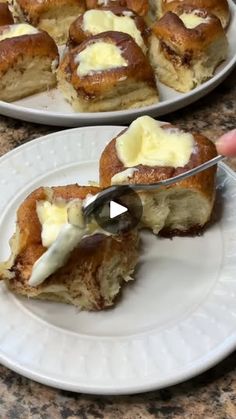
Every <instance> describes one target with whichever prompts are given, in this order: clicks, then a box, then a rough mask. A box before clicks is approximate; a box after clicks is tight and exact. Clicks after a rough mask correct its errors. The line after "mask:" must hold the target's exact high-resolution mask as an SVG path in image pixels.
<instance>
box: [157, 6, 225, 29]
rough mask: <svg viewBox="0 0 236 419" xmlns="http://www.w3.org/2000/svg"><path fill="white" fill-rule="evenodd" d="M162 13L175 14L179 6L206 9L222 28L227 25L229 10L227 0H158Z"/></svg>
mask: <svg viewBox="0 0 236 419" xmlns="http://www.w3.org/2000/svg"><path fill="white" fill-rule="evenodd" d="M159 3H162V4H161V9H162V13H161V14H164V13H166V12H174V13H175V12H176V10H177V9H178V7H179V6H183V5H184V6H185V5H186V6H191V7H194V8H195V9H206V10H207V11H208V12H209V13H212V14H213V15H215V16H217V17H218V19H220V21H221V24H222V26H223V28H226V26H227V25H228V23H229V20H230V10H229V5H228V1H227V0H161V1H160V0H159Z"/></svg>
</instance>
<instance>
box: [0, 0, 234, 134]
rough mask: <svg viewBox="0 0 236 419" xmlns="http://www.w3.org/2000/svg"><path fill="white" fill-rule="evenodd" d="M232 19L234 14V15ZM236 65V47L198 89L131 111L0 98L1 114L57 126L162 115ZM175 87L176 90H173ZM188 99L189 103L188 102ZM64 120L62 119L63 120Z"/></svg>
mask: <svg viewBox="0 0 236 419" xmlns="http://www.w3.org/2000/svg"><path fill="white" fill-rule="evenodd" d="M228 2H229V7H230V10H231V14H233V15H234V20H233V21H235V24H236V4H235V3H234V2H233V0H228ZM231 18H232V16H231ZM235 66H236V49H235V52H234V56H233V57H232V58H231V60H230V61H229V62H228V63H227V64H226V65H225V66H224V67H223V68H222V69H221V70H220V71H219V72H218V73H216V74H214V75H213V77H212V78H210V79H209V80H207V81H206V82H204V83H203V84H201V85H200V86H198V87H197V88H195V89H193V90H191V91H190V92H187V93H184V94H183V95H182V96H181V97H176V98H174V99H172V98H170V99H168V100H164V101H160V102H158V103H157V104H153V105H149V106H144V107H142V108H135V109H128V110H118V111H109V112H81V113H76V112H71V113H63V112H55V111H47V110H44V109H35V108H27V107H25V106H20V105H16V104H14V103H8V102H4V101H0V112H1V114H2V115H5V116H10V117H15V118H18V119H21V120H24V121H29V122H35V123H40V124H48V125H56V126H70V124H72V126H73V125H74V124H76V125H75V126H78V125H79V124H90V123H93V124H94V123H97V124H100V123H102V122H103V121H107V122H109V121H112V120H113V121H114V122H115V121H117V122H119V121H120V120H121V118H122V117H123V118H125V119H126V120H132V118H134V117H136V116H138V115H143V114H145V113H148V114H150V115H156V116H162V115H165V114H167V113H169V112H172V111H175V110H178V109H181V108H183V107H185V106H187V105H189V104H191V103H193V102H195V101H197V100H198V99H200V98H201V97H203V96H204V95H207V94H208V93H210V92H211V91H212V90H213V89H214V88H215V87H217V86H218V85H219V84H220V83H221V82H222V81H223V80H224V79H225V78H226V77H227V76H228V75H229V74H230V72H231V71H233V69H234V67H235ZM172 90H174V89H172ZM185 102H187V103H185ZM62 119H63V122H62V121H61V120H62Z"/></svg>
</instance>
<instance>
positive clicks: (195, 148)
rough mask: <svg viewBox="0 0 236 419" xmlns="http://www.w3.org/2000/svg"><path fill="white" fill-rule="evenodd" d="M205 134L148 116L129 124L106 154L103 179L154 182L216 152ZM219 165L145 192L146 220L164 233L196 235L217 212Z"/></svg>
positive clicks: (105, 184) (105, 183)
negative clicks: (181, 128) (192, 132)
mask: <svg viewBox="0 0 236 419" xmlns="http://www.w3.org/2000/svg"><path fill="white" fill-rule="evenodd" d="M216 154H217V153H216V148H215V145H214V144H213V143H212V142H211V141H210V140H208V139H207V138H206V137H204V136H203V135H201V134H196V133H194V134H190V133H186V132H184V131H181V130H180V129H179V128H177V127H174V126H172V125H170V124H165V125H160V122H158V121H155V120H154V119H152V118H150V117H149V116H142V117H140V118H138V119H137V120H136V121H134V122H133V123H132V124H131V125H130V127H129V128H128V129H125V130H123V131H122V132H121V133H120V134H119V135H118V136H117V137H116V138H114V139H113V140H112V141H111V142H110V143H109V144H108V145H107V146H106V148H105V150H104V151H103V153H102V155H101V158H100V185H101V187H108V186H110V185H111V184H113V185H114V184H139V183H145V184H151V183H155V182H158V181H160V180H163V179H167V178H170V177H173V176H175V175H177V174H180V173H183V172H184V171H187V170H189V169H192V168H193V167H195V166H198V165H200V164H201V163H203V162H205V161H207V160H209V159H211V158H213V157H215V156H216ZM215 173H216V168H215V167H213V168H210V169H208V170H205V171H203V172H201V173H199V174H197V175H195V176H192V177H190V178H187V179H186V180H183V181H181V182H178V183H176V184H174V185H171V186H168V187H165V188H162V189H158V190H157V191H155V192H153V191H152V192H140V193H139V195H140V198H141V200H142V204H143V217H142V225H143V226H144V227H148V228H150V229H151V230H153V232H154V233H155V234H158V233H160V234H162V235H164V236H170V237H171V236H174V235H190V234H191V235H194V234H199V233H201V232H202V231H203V228H204V226H205V225H206V224H207V222H208V221H209V220H210V218H211V213H212V209H213V205H214V198H215Z"/></svg>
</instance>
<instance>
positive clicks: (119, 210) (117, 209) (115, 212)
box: [110, 201, 128, 218]
mask: <svg viewBox="0 0 236 419" xmlns="http://www.w3.org/2000/svg"><path fill="white" fill-rule="evenodd" d="M127 211H128V209H127V208H126V207H124V206H123V205H120V204H117V202H115V201H111V202H110V218H115V217H118V216H119V215H121V214H124V213H125V212H127Z"/></svg>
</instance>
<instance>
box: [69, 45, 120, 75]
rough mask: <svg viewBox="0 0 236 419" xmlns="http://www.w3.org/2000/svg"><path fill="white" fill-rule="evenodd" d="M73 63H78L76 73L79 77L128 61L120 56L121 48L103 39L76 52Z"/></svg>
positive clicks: (115, 66)
mask: <svg viewBox="0 0 236 419" xmlns="http://www.w3.org/2000/svg"><path fill="white" fill-rule="evenodd" d="M75 63H76V64H78V68H77V74H78V76H80V77H83V76H86V75H88V74H92V73H94V72H100V71H104V70H111V69H113V68H117V67H127V66H128V62H127V61H126V60H125V58H124V57H123V56H122V52H121V49H120V48H119V47H117V46H116V45H114V44H111V43H109V42H104V41H99V42H95V43H94V44H91V45H88V46H87V47H86V48H85V49H84V50H83V51H81V52H80V53H79V54H77V56H76V57H75Z"/></svg>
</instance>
